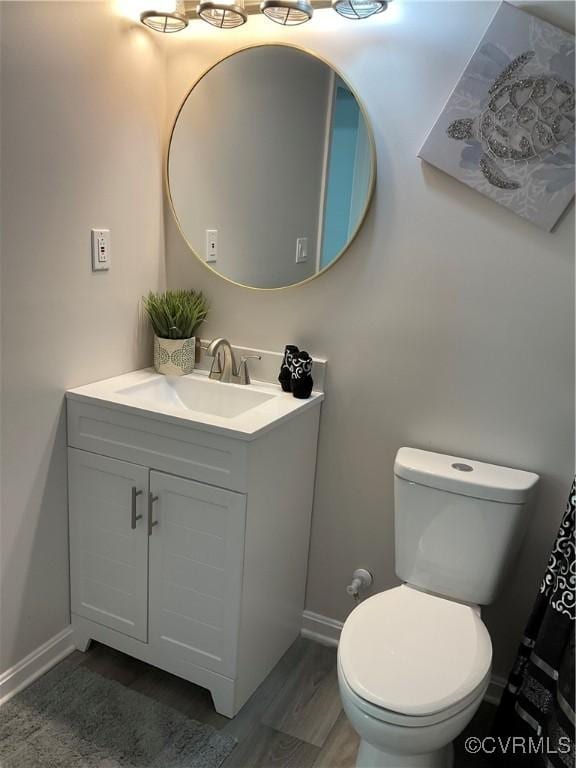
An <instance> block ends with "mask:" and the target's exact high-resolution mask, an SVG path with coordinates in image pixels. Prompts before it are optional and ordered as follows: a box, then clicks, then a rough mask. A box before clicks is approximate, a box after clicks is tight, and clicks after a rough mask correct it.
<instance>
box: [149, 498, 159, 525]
mask: <svg viewBox="0 0 576 768" xmlns="http://www.w3.org/2000/svg"><path fill="white" fill-rule="evenodd" d="M155 501H158V496H154V494H153V493H152V491H149V493H148V536H152V528H154V526H155V525H158V520H154V521H153V520H152V508H153V506H154V502H155Z"/></svg>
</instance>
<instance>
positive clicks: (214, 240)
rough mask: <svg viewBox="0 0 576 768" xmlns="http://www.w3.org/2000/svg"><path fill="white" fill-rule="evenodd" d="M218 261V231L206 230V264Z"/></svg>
mask: <svg viewBox="0 0 576 768" xmlns="http://www.w3.org/2000/svg"><path fill="white" fill-rule="evenodd" d="M217 259H218V230H217V229H207V230H206V262H207V263H208V264H213V263H214V262H215V261H217Z"/></svg>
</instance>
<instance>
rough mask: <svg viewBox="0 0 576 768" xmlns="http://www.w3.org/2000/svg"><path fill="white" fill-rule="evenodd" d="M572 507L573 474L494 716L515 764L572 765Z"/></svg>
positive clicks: (575, 581)
mask: <svg viewBox="0 0 576 768" xmlns="http://www.w3.org/2000/svg"><path fill="white" fill-rule="evenodd" d="M575 510H576V479H575V481H574V483H573V484H572V489H571V491H570V496H569V499H568V504H567V507H566V511H565V513H564V516H563V518H562V523H561V525H560V531H559V533H558V537H557V539H556V542H555V544H554V548H553V550H552V553H551V555H550V560H549V561H548V567H547V569H546V573H545V575H544V578H543V580H542V583H541V585H540V593H539V595H538V598H537V600H536V604H535V606H534V609H533V611H532V615H531V616H530V619H529V621H528V625H527V626H526V630H525V633H524V637H523V638H522V642H521V644H520V649H519V651H518V656H517V658H516V663H515V665H514V669H513V670H512V672H511V674H510V677H509V679H508V685H507V687H506V690H505V692H504V694H503V696H502V701H501V703H500V707H499V709H498V713H497V716H496V724H495V735H497V736H498V737H499V738H500V745H501V746H500V750H498V751H499V752H500V754H501V755H502V757H503V758H505V761H506V762H509V763H511V764H514V765H522V766H546V768H574V765H575V751H574V653H575V648H574V624H575V594H576V593H575V590H576V542H575V535H576V531H575V526H574V516H575ZM513 737H516V738H517V741H516V742H511V741H510V740H509V741H504V739H506V738H508V739H510V738H513Z"/></svg>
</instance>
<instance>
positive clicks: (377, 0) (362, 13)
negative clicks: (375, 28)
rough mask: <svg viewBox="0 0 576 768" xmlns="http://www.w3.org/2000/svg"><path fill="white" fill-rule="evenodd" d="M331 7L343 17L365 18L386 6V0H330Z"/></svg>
mask: <svg viewBox="0 0 576 768" xmlns="http://www.w3.org/2000/svg"><path fill="white" fill-rule="evenodd" d="M332 8H333V9H334V10H335V11H336V13H339V14H340V16H343V17H344V18H345V19H367V18H368V17H369V16H374V15H375V14H377V13H382V11H385V10H386V8H388V3H387V2H386V0H332Z"/></svg>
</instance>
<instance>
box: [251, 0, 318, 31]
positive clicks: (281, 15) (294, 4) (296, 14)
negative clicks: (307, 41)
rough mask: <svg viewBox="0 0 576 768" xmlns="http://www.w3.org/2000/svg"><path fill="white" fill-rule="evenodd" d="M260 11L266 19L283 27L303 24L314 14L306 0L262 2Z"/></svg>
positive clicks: (271, 0)
mask: <svg viewBox="0 0 576 768" xmlns="http://www.w3.org/2000/svg"><path fill="white" fill-rule="evenodd" d="M260 10H261V11H262V13H263V14H264V16H266V17H267V18H268V19H271V20H272V21H275V22H276V24H282V25H284V26H285V27H295V26H296V25H298V24H305V23H306V22H307V21H310V19H311V18H312V15H313V13H314V8H312V4H311V3H309V2H308V0H262V3H261V4H260Z"/></svg>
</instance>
